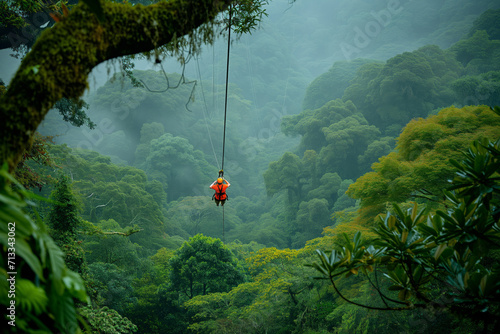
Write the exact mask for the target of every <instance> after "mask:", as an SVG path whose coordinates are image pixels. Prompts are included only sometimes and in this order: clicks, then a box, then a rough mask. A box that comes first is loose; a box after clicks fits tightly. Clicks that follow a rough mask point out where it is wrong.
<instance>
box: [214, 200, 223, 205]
mask: <svg viewBox="0 0 500 334" xmlns="http://www.w3.org/2000/svg"><path fill="white" fill-rule="evenodd" d="M219 202H220V201H219V200H218V199H216V200H215V204H217V206H219ZM222 205H224V204H222Z"/></svg>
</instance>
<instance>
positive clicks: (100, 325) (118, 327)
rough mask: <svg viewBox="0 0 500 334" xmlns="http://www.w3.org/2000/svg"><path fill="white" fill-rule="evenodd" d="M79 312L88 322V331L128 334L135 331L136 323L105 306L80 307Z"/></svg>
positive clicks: (105, 333) (106, 333) (95, 333)
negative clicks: (89, 328)
mask: <svg viewBox="0 0 500 334" xmlns="http://www.w3.org/2000/svg"><path fill="white" fill-rule="evenodd" d="M79 312H80V314H81V315H82V316H84V317H85V318H86V319H87V321H88V322H89V324H90V327H91V332H90V333H93V334H97V333H104V334H129V333H134V332H137V326H136V325H134V324H133V323H132V322H131V321H130V320H128V319H127V318H124V317H122V316H121V315H120V314H119V313H118V312H116V311H115V310H113V309H110V308H108V307H106V306H104V307H101V308H92V307H82V308H80V309H79Z"/></svg>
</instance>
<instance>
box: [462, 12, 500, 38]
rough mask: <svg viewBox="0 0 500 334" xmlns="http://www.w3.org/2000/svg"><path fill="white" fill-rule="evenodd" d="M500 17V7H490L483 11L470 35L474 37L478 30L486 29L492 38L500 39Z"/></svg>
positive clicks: (473, 25)
mask: <svg viewBox="0 0 500 334" xmlns="http://www.w3.org/2000/svg"><path fill="white" fill-rule="evenodd" d="M499 19H500V10H499V9H488V10H487V11H485V12H484V13H482V14H481V15H480V16H479V17H478V18H477V19H476V20H474V23H473V24H472V28H471V29H470V32H469V37H472V36H473V35H474V33H475V32H476V31H479V30H485V31H486V33H488V36H490V38H491V39H498V40H500V26H499V25H498V21H499Z"/></svg>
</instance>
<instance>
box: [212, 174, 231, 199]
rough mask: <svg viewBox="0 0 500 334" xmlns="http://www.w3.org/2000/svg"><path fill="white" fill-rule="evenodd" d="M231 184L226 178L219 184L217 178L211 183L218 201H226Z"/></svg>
mask: <svg viewBox="0 0 500 334" xmlns="http://www.w3.org/2000/svg"><path fill="white" fill-rule="evenodd" d="M224 181H226V184H224ZM230 185H231V184H230V183H229V182H227V180H226V179H224V180H223V181H222V184H218V183H217V180H215V181H214V183H212V184H211V185H210V188H211V189H213V190H215V199H216V200H218V201H224V200H225V199H226V198H227V195H226V189H227V188H228V187H229V186H230Z"/></svg>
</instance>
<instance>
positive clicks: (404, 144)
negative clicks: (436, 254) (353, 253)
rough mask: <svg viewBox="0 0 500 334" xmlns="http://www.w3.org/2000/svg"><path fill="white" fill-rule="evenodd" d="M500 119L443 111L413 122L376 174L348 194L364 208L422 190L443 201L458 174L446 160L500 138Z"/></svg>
mask: <svg viewBox="0 0 500 334" xmlns="http://www.w3.org/2000/svg"><path fill="white" fill-rule="evenodd" d="M499 122H500V118H499V117H498V116H497V115H495V113H493V112H492V111H491V110H490V108H488V107H486V106H478V107H472V106H471V107H464V108H461V109H457V108H453V107H452V108H447V109H443V110H442V111H441V112H440V113H439V114H438V115H436V116H431V117H429V118H427V119H425V120H424V119H419V120H414V121H412V122H410V123H409V124H408V125H407V126H406V127H405V129H404V130H403V132H402V133H401V135H400V136H399V138H398V142H397V145H396V152H393V153H390V154H389V155H387V156H385V157H382V158H380V160H379V162H378V163H375V164H373V166H372V168H373V170H374V171H373V172H370V173H367V174H365V175H363V176H362V177H360V178H359V179H358V180H357V181H356V182H355V183H353V184H352V185H351V186H350V187H349V190H348V195H350V196H351V197H352V198H355V199H360V200H361V206H362V207H369V206H374V205H379V204H383V203H385V202H388V201H389V202H404V201H406V200H407V199H409V198H410V196H411V195H412V194H416V192H417V191H419V190H425V191H426V192H427V193H430V194H433V195H434V196H435V197H439V196H441V194H442V189H444V188H445V187H446V184H447V180H448V179H451V178H452V177H453V175H454V169H453V166H451V165H450V164H449V163H447V161H448V160H449V159H458V158H459V157H460V152H459V150H460V149H464V148H465V147H467V145H468V143H469V142H470V141H471V140H473V139H480V138H484V137H492V138H495V137H498V136H499V135H500V133H499V131H498V125H499Z"/></svg>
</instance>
